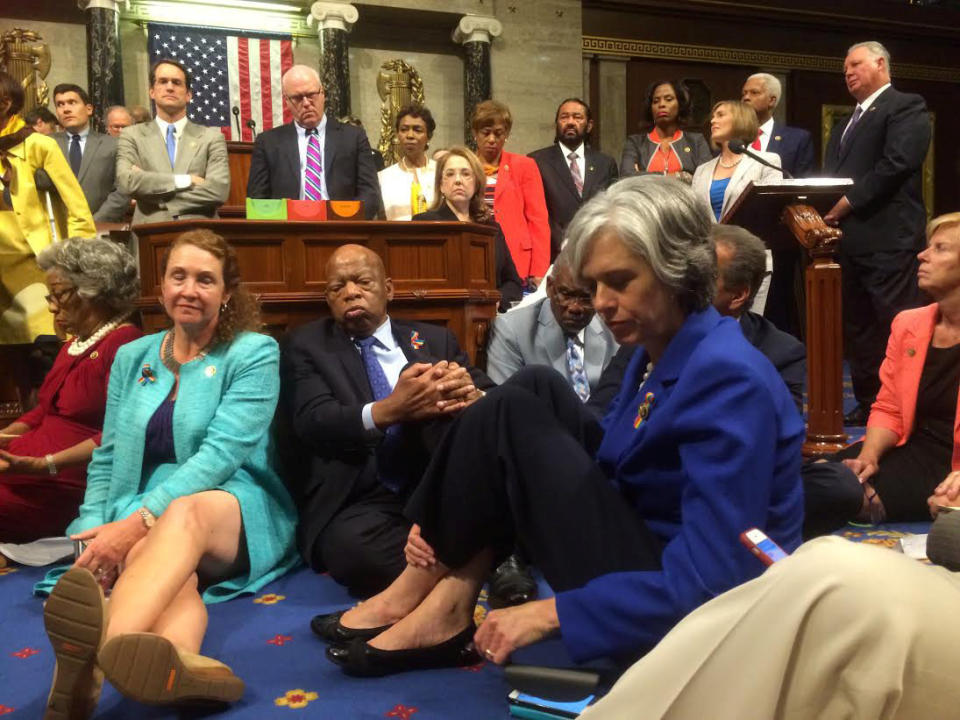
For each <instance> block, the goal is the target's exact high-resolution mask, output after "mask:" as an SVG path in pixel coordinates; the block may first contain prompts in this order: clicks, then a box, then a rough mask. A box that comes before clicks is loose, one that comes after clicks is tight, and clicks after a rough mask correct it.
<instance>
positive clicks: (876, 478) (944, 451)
mask: <svg viewBox="0 0 960 720" xmlns="http://www.w3.org/2000/svg"><path fill="white" fill-rule="evenodd" d="M918 258H919V260H920V267H919V269H918V270H917V283H918V284H919V286H920V289H921V290H923V291H924V292H926V293H927V294H928V295H930V297H931V298H933V299H934V300H935V302H934V303H933V304H931V305H927V306H926V307H922V308H916V309H913V310H905V311H904V312H902V313H900V314H899V315H897V316H896V317H895V318H894V319H893V324H892V326H891V328H890V340H889V341H888V343H887V356H886V358H885V359H884V361H883V364H882V365H881V366H880V383H881V385H880V391H879V392H878V393H877V400H876V402H875V403H874V404H873V408H872V409H871V411H870V419H869V420H868V421H867V433H866V436H865V437H864V439H863V441H862V442H858V443H854V444H853V445H851V446H850V447H847V448H844V449H843V450H841V451H840V452H839V453H836V454H835V455H833V456H832V457H831V459H832V460H835V461H842V462H825V463H824V462H820V463H813V464H810V465H807V466H806V467H805V468H804V472H803V479H804V487H805V490H806V495H807V498H806V506H807V519H806V521H805V528H804V534H805V535H806V536H808V537H811V536H814V535H819V534H825V533H828V532H831V531H832V530H835V529H836V528H838V527H840V526H842V525H843V524H844V523H845V522H847V521H848V520H861V521H870V522H884V521H886V522H910V521H918V520H926V519H929V517H930V512H931V511H932V512H933V514H934V515H935V514H936V511H937V508H938V506H939V505H957V504H960V503H957V493H956V489H955V488H954V483H960V402H958V395H960V213H950V214H949V215H941V216H940V217H937V218H934V219H933V220H931V221H930V223H929V224H928V225H927V247H926V249H925V250H923V252H921V253H920V254H919V256H918ZM941 485H942V487H941ZM947 495H950V497H947ZM928 498H929V499H930V502H929V508H928Z"/></svg>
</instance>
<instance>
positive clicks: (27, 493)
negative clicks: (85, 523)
mask: <svg viewBox="0 0 960 720" xmlns="http://www.w3.org/2000/svg"><path fill="white" fill-rule="evenodd" d="M37 262H38V263H39V265H40V269H41V270H43V271H44V272H45V273H46V281H47V289H48V292H49V294H48V295H47V297H46V300H47V308H48V309H49V310H50V314H51V315H53V322H54V324H55V325H56V327H57V330H58V331H59V332H61V333H66V334H67V335H72V336H73V340H71V341H70V342H68V343H66V344H65V345H64V346H63V347H62V348H61V349H60V353H59V354H58V355H57V359H56V361H55V362H54V364H53V368H52V369H51V370H50V372H49V373H48V374H47V376H46V378H45V379H44V381H43V385H41V387H40V392H39V395H38V398H37V400H38V402H37V406H36V407H34V408H33V409H32V410H30V411H29V412H27V413H25V414H23V415H21V416H20V417H19V418H17V419H16V420H14V421H13V422H12V423H10V424H9V425H7V426H6V427H5V428H2V429H0V448H3V449H2V450H0V542H3V543H26V542H31V541H33V540H37V539H38V538H42V537H51V536H55V535H63V532H64V529H65V528H66V527H67V523H69V522H70V521H71V520H72V519H73V518H75V517H76V516H77V508H78V507H80V501H81V500H83V491H84V488H85V487H86V484H87V463H88V462H89V461H90V456H91V455H92V454H93V450H94V448H96V447H97V446H98V445H99V444H100V430H101V428H102V427H103V412H104V408H105V406H106V404H107V380H108V378H109V377H110V365H111V364H112V363H113V356H114V355H115V354H116V352H117V350H118V349H119V348H120V346H121V345H123V344H124V343H127V342H130V341H131V340H135V339H137V338H138V337H140V335H142V333H141V332H140V330H139V329H138V328H136V327H134V326H133V325H131V324H130V323H129V322H128V320H127V318H128V317H129V315H130V313H131V312H132V311H133V302H134V300H136V298H137V297H138V296H139V294H140V280H139V279H138V278H137V266H136V263H135V262H134V259H133V257H132V256H131V255H130V253H128V252H127V251H126V250H125V249H124V248H123V247H122V246H121V245H118V244H117V243H115V242H111V241H109V240H85V239H83V238H74V239H71V240H66V241H64V242H62V243H56V244H54V245H51V246H49V247H48V248H46V249H45V250H43V251H41V253H40V255H39V257H38V258H37Z"/></svg>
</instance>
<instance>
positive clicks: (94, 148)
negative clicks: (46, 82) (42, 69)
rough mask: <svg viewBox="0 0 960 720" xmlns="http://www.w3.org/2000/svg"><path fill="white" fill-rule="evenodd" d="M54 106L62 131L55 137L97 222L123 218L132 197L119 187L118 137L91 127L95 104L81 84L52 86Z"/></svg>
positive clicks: (118, 220)
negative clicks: (91, 102)
mask: <svg viewBox="0 0 960 720" xmlns="http://www.w3.org/2000/svg"><path fill="white" fill-rule="evenodd" d="M53 106H54V108H55V109H56V111H57V120H58V122H59V123H60V126H61V127H62V128H63V132H58V133H54V134H53V139H54V140H56V141H57V145H59V146H60V149H61V150H62V151H63V154H64V155H65V156H66V158H67V162H69V163H70V169H71V170H73V174H74V175H76V176H77V180H78V181H79V182H80V187H81V188H82V189H83V195H84V197H86V198H87V204H88V205H89V206H90V212H91V213H92V214H93V219H94V220H95V221H97V222H123V219H124V218H125V217H126V215H127V211H128V210H129V208H130V198H129V197H128V196H126V195H124V194H123V193H121V192H120V191H118V190H117V140H116V138H114V137H111V136H110V135H104V134H102V133H98V132H97V131H96V130H94V129H93V128H92V127H90V118H91V117H92V116H93V105H91V104H90V97H89V96H88V95H87V91H86V90H84V89H83V88H82V87H80V86H79V85H71V84H70V83H61V84H59V85H57V86H56V87H55V88H54V89H53Z"/></svg>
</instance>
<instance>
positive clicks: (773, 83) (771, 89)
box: [747, 73, 783, 107]
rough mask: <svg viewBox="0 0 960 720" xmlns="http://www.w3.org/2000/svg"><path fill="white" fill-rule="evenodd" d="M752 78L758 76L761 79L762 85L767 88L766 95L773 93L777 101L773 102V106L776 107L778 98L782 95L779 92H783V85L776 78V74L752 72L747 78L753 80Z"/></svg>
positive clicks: (778, 102) (778, 101)
mask: <svg viewBox="0 0 960 720" xmlns="http://www.w3.org/2000/svg"><path fill="white" fill-rule="evenodd" d="M754 78H760V79H761V80H763V87H765V88H766V90H767V95H773V96H774V97H775V98H776V99H777V101H776V102H775V103H774V104H773V107H776V106H777V105H779V104H780V99H781V98H782V97H783V95H782V94H781V93H782V92H783V87H782V86H781V85H780V81H779V80H778V79H777V76H776V75H771V74H770V73H754V74H753V75H751V76H750V77H748V78H747V80H753V79H754Z"/></svg>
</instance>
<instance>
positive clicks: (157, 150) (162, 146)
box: [137, 121, 170, 170]
mask: <svg viewBox="0 0 960 720" xmlns="http://www.w3.org/2000/svg"><path fill="white" fill-rule="evenodd" d="M137 127H142V128H143V130H142V131H141V135H142V137H143V147H142V148H141V149H140V151H141V153H143V155H144V156H145V157H146V158H147V162H145V163H144V165H145V167H144V168H143V169H144V170H147V169H158V168H166V167H168V166H169V165H170V157H169V156H168V155H167V141H166V139H165V138H164V137H163V133H162V132H160V126H159V125H157V123H156V122H155V121H151V122H148V123H144V124H143V125H138V126H137Z"/></svg>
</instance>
